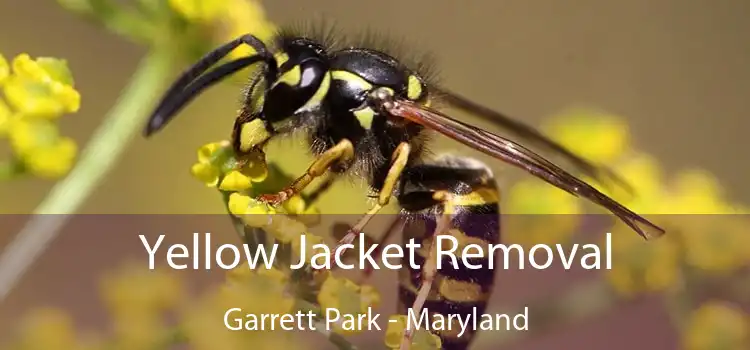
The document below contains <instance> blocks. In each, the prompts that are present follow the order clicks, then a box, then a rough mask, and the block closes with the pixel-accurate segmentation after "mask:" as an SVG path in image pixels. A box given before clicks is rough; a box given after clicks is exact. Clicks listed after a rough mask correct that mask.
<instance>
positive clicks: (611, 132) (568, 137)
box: [543, 109, 630, 164]
mask: <svg viewBox="0 0 750 350" xmlns="http://www.w3.org/2000/svg"><path fill="white" fill-rule="evenodd" d="M543 129H544V130H546V131H547V133H548V134H549V135H550V136H551V137H552V138H553V139H555V140H557V141H558V142H560V143H561V144H562V145H564V146H566V147H567V148H569V149H570V150H571V151H573V152H575V153H576V154H579V155H581V156H582V157H583V158H585V159H588V160H591V161H593V162H596V163H605V164H607V163H612V162H613V161H615V160H616V159H617V158H618V157H620V156H622V155H623V154H624V153H625V151H627V149H628V148H629V147H630V132H629V129H628V124H627V123H626V122H625V121H624V120H623V119H622V118H620V117H618V116H616V115H613V114H610V113H606V112H601V111H595V110H587V109H571V110H568V111H565V112H563V113H561V114H559V115H557V116H554V117H552V118H551V119H550V120H549V122H547V125H545V126H544V127H543Z"/></svg>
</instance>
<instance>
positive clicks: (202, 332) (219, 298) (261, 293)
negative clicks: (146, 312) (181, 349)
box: [183, 270, 301, 350]
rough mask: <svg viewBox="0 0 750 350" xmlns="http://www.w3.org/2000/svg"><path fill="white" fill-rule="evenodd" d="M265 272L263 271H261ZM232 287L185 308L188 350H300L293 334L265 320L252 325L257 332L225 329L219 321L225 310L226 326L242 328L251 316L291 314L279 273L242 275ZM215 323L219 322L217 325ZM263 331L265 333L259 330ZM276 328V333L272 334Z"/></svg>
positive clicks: (271, 271)
mask: <svg viewBox="0 0 750 350" xmlns="http://www.w3.org/2000/svg"><path fill="white" fill-rule="evenodd" d="M261 271H264V270H261ZM234 276H235V277H233V278H235V279H234V280H233V283H228V284H225V285H224V286H222V287H220V288H218V289H217V290H215V291H213V292H210V293H208V294H207V295H206V296H204V297H203V298H201V299H200V300H198V302H195V303H191V304H190V305H187V309H186V312H185V318H184V323H183V326H184V329H185V333H186V334H185V335H186V337H187V339H188V343H189V346H190V348H191V349H198V350H203V349H205V350H209V349H210V350H224V349H226V350H235V349H243V348H258V349H275V348H285V347H286V348H299V347H300V345H301V344H299V343H297V342H296V338H295V337H294V336H293V333H290V332H288V331H285V330H281V329H280V328H279V326H280V324H279V322H278V320H277V322H272V321H271V320H270V319H268V318H266V319H263V320H260V317H257V318H258V319H259V320H258V322H254V323H252V325H254V326H256V327H258V331H252V330H242V331H232V330H229V329H227V327H226V326H225V325H224V322H222V321H221V317H223V316H222V315H225V314H227V312H228V310H230V309H233V308H238V309H239V310H234V312H232V313H230V314H229V315H227V323H228V324H229V325H230V326H231V327H233V328H235V327H243V326H244V325H245V323H246V322H247V321H250V320H251V318H254V317H253V316H258V315H262V314H271V315H272V314H277V315H283V314H288V313H291V312H293V306H294V299H292V298H291V297H288V296H286V295H285V294H284V293H283V292H282V288H283V287H284V286H283V281H284V280H285V277H283V275H282V274H281V273H280V272H279V271H278V270H268V271H265V272H260V271H259V272H253V271H251V272H248V273H245V272H243V273H241V276H239V279H237V277H238V276H237V275H236V274H235V275H234ZM217 321H218V322H217ZM260 327H265V330H260ZM271 327H275V330H271Z"/></svg>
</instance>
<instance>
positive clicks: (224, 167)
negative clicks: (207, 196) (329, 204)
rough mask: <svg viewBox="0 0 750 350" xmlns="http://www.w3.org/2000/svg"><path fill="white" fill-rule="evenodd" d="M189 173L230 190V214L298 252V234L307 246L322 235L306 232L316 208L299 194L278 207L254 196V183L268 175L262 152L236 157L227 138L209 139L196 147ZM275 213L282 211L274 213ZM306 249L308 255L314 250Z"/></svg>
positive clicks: (222, 189) (228, 205)
mask: <svg viewBox="0 0 750 350" xmlns="http://www.w3.org/2000/svg"><path fill="white" fill-rule="evenodd" d="M191 173H192V174H193V176H195V177H196V178H197V179H198V180H200V181H201V182H203V183H205V184H206V185H207V186H209V187H217V188H218V189H219V190H221V191H224V192H226V193H229V195H228V201H227V209H228V210H229V212H230V213H231V214H232V215H234V216H236V217H238V218H240V219H241V220H242V221H243V222H244V223H245V224H246V225H248V226H250V227H256V228H261V229H263V230H265V231H266V232H269V233H271V234H272V235H273V237H274V238H275V239H276V241H277V242H279V243H284V244H292V248H293V249H294V252H295V253H296V254H298V256H299V254H300V251H299V247H300V244H299V243H300V236H301V235H303V234H304V235H305V236H306V238H307V241H308V242H309V244H306V247H311V246H312V245H313V244H316V243H322V242H323V239H322V237H319V236H316V235H314V234H312V233H310V232H307V231H308V230H307V226H306V223H309V222H312V221H314V220H315V217H317V215H316V214H317V210H316V209H315V208H314V207H308V206H307V204H306V203H305V201H304V200H303V199H302V197H300V196H299V195H297V196H293V197H292V198H290V199H289V200H288V201H286V202H285V203H284V204H283V205H282V207H280V208H273V207H270V206H268V205H266V204H265V203H261V202H259V201H256V200H255V199H254V197H255V195H256V194H257V192H258V191H255V187H254V186H257V185H260V184H261V183H263V182H264V181H265V180H266V179H267V178H268V165H267V164H266V162H265V158H264V155H263V154H262V153H255V154H249V155H246V156H244V157H243V159H242V160H237V159H236V158H235V157H234V153H233V152H232V148H231V146H230V144H229V142H227V141H222V142H213V143H209V144H206V145H204V146H202V147H201V148H200V149H199V150H198V162H197V163H195V164H194V165H193V166H192V168H191ZM277 213H278V214H282V215H275V214H277ZM286 214H291V215H294V217H291V216H290V215H286ZM309 253H311V254H307V255H306V257H307V258H310V257H311V256H312V255H313V254H315V252H312V251H311V252H309Z"/></svg>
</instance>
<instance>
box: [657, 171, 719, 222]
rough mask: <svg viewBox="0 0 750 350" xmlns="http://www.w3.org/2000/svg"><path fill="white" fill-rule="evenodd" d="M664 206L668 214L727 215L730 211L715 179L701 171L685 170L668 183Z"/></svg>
mask: <svg viewBox="0 0 750 350" xmlns="http://www.w3.org/2000/svg"><path fill="white" fill-rule="evenodd" d="M669 189H670V194H671V195H670V196H668V197H667V199H666V201H667V204H666V206H667V207H668V208H670V209H669V213H670V214H727V213H731V212H732V209H731V207H730V206H729V204H728V203H727V202H725V201H724V198H723V189H722V188H721V185H719V183H718V181H717V180H716V178H715V177H714V176H713V175H711V174H709V173H707V172H705V171H703V170H697V169H694V170H686V171H681V172H679V173H678V174H677V176H676V178H675V179H674V180H673V181H671V182H670V186H669Z"/></svg>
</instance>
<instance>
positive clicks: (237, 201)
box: [227, 193, 253, 216]
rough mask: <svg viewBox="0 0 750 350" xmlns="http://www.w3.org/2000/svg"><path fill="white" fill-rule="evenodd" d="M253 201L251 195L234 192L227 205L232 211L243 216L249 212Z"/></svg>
mask: <svg viewBox="0 0 750 350" xmlns="http://www.w3.org/2000/svg"><path fill="white" fill-rule="evenodd" d="M251 202H253V199H252V198H250V197H249V196H246V195H242V194H239V193H232V194H230V195H229V203H228V205H227V206H228V208H229V212H230V213H232V214H234V215H236V216H241V215H244V214H245V213H246V212H247V210H248V208H249V207H250V203H251Z"/></svg>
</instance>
